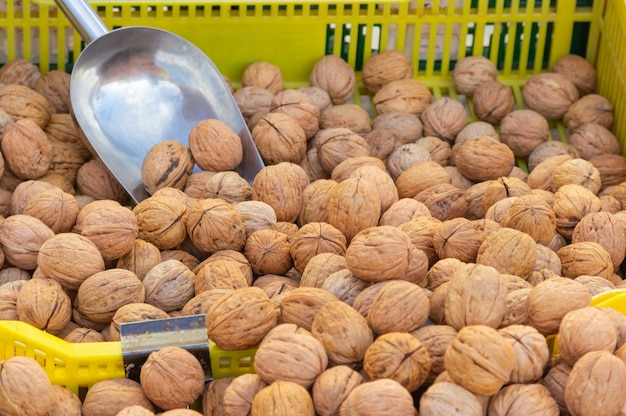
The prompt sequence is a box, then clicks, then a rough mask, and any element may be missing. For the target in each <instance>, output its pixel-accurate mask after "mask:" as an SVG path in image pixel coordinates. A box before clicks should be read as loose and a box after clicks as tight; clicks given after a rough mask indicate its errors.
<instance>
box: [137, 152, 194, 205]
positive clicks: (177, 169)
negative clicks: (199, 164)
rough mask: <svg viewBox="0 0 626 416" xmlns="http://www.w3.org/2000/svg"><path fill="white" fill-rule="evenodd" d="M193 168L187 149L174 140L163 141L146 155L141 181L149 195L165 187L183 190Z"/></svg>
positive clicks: (190, 155)
mask: <svg viewBox="0 0 626 416" xmlns="http://www.w3.org/2000/svg"><path fill="white" fill-rule="evenodd" d="M193 166H194V160H193V154H192V152H191V150H190V149H189V147H187V146H185V145H183V144H182V143H180V142H178V141H176V140H164V141H162V142H159V143H157V144H155V145H154V146H152V147H151V148H150V150H148V153H146V156H145V158H144V160H143V164H142V165H141V181H142V182H143V184H144V187H145V188H146V191H147V192H148V194H150V195H151V194H153V193H155V192H156V191H157V190H158V189H159V188H163V187H166V186H170V187H172V188H176V189H184V187H185V182H186V181H187V178H188V177H189V175H191V171H192V169H193Z"/></svg>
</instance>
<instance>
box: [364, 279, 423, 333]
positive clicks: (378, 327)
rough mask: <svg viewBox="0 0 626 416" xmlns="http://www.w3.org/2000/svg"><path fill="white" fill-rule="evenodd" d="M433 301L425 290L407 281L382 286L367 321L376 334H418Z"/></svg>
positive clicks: (370, 307) (373, 300)
mask: <svg viewBox="0 0 626 416" xmlns="http://www.w3.org/2000/svg"><path fill="white" fill-rule="evenodd" d="M429 312H430V301H429V299H428V296H426V293H425V291H424V289H422V288H421V287H420V286H418V285H416V284H413V283H410V282H406V281H403V280H392V281H390V282H389V284H386V285H384V286H383V287H381V288H380V289H379V290H378V292H377V293H376V295H375V296H374V298H373V299H372V301H371V304H370V306H369V310H368V313H367V322H368V323H369V325H370V327H371V328H372V330H373V331H374V333H376V334H387V333H390V332H411V331H415V330H416V329H418V328H419V327H421V326H422V325H424V323H425V322H426V320H427V319H428V314H429Z"/></svg>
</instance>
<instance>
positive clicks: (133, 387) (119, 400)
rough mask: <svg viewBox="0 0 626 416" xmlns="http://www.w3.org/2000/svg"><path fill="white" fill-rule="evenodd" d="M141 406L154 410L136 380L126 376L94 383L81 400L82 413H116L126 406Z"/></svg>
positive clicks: (89, 414) (87, 415)
mask: <svg viewBox="0 0 626 416" xmlns="http://www.w3.org/2000/svg"><path fill="white" fill-rule="evenodd" d="M133 405H135V406H141V407H143V408H145V409H147V410H150V411H153V412H154V411H155V410H156V409H155V407H154V405H153V404H152V403H151V402H150V400H149V399H148V398H147V397H146V395H145V393H144V392H143V390H142V388H141V384H139V383H138V382H137V381H134V380H131V379H127V378H117V379H110V380H104V381H100V382H97V383H95V384H94V385H93V386H92V387H91V388H90V389H89V390H88V391H87V395H86V396H85V399H84V401H83V408H82V411H83V415H86V416H96V415H112V416H114V415H116V414H117V412H119V411H121V410H122V409H124V408H125V407H128V406H133Z"/></svg>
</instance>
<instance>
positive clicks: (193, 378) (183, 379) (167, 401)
mask: <svg viewBox="0 0 626 416" xmlns="http://www.w3.org/2000/svg"><path fill="white" fill-rule="evenodd" d="M140 380H141V387H142V388H143V391H144V392H145V394H146V397H148V399H150V401H151V402H153V403H154V404H156V405H157V406H159V408H161V409H163V410H171V409H180V408H184V407H186V406H189V405H190V404H192V403H193V402H194V401H195V400H196V399H197V398H198V397H199V396H200V395H201V394H202V392H203V391H204V370H203V369H202V365H201V364H200V361H198V359H197V358H196V357H195V356H194V355H193V354H192V353H190V352H189V351H187V350H185V349H184V348H181V347H171V346H168V347H163V348H161V349H160V350H158V351H154V352H152V353H150V355H149V356H148V359H147V360H146V362H145V363H144V365H142V366H141V374H140Z"/></svg>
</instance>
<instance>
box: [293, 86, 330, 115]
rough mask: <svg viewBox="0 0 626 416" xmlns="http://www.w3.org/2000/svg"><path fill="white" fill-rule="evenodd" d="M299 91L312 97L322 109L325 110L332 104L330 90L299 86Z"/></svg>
mask: <svg viewBox="0 0 626 416" xmlns="http://www.w3.org/2000/svg"><path fill="white" fill-rule="evenodd" d="M298 91H300V92H303V93H305V94H306V95H308V96H309V97H311V99H312V100H313V102H314V103H315V105H316V106H317V108H318V109H319V110H320V111H324V110H325V109H327V108H328V107H330V106H331V105H332V101H331V99H330V95H329V94H328V92H326V90H323V89H321V88H319V87H310V86H309V87H300V88H298Z"/></svg>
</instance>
